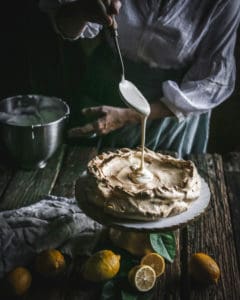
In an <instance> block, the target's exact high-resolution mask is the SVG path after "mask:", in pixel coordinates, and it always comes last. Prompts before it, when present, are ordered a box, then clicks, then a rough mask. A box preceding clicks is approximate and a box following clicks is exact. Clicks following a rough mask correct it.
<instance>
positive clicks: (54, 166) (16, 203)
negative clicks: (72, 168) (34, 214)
mask: <svg viewBox="0 0 240 300" xmlns="http://www.w3.org/2000/svg"><path fill="white" fill-rule="evenodd" d="M64 151H65V147H62V148H61V149H59V150H58V151H57V153H55V155H54V156H53V157H52V158H51V159H50V160H49V162H48V163H47V166H46V167H45V168H44V169H36V170H31V171H25V170H17V171H16V172H15V174H14V175H13V177H12V179H11V181H10V183H9V185H8V188H7V189H6V191H5V193H4V194H3V196H2V197H1V201H0V209H1V210H7V209H13V208H19V207H22V206H26V205H28V204H32V203H35V202H36V201H38V200H39V197H41V196H42V195H47V194H50V193H51V191H52V189H53V186H54V184H55V181H56V179H57V176H58V173H59V170H60V166H61V163H62V159H63V155H64Z"/></svg>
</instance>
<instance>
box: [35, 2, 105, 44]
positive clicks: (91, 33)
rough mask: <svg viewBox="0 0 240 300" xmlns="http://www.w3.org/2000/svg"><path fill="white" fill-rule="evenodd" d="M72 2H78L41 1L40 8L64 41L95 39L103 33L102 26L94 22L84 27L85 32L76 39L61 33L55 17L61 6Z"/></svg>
mask: <svg viewBox="0 0 240 300" xmlns="http://www.w3.org/2000/svg"><path fill="white" fill-rule="evenodd" d="M71 2H76V0H40V1H39V8H40V9H41V10H42V11H43V12H45V13H47V14H48V15H49V16H50V18H51V20H52V23H53V27H54V29H55V31H56V32H57V33H58V34H60V35H61V36H62V38H63V39H66V40H77V39H79V38H94V37H96V36H97V35H98V34H99V32H100V31H101V29H102V25H100V24H97V23H92V22H87V23H86V25H85V26H84V28H83V30H82V31H81V32H80V33H79V35H77V36H75V37H68V36H66V35H64V34H63V33H62V32H61V30H60V29H59V27H58V25H57V23H56V19H55V15H56V12H57V10H58V9H59V8H60V7H61V6H63V5H66V4H68V3H71Z"/></svg>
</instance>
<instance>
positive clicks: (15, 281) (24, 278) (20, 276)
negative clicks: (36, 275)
mask: <svg viewBox="0 0 240 300" xmlns="http://www.w3.org/2000/svg"><path fill="white" fill-rule="evenodd" d="M7 282H8V284H9V287H10V289H11V292H13V294H14V295H17V296H22V295H24V294H25V293H26V292H27V290H28V289H29V287H30V286H31V283H32V276H31V273H30V272H29V271H28V269H26V268H23V267H17V268H15V269H14V270H12V271H11V272H9V273H8V275H7Z"/></svg>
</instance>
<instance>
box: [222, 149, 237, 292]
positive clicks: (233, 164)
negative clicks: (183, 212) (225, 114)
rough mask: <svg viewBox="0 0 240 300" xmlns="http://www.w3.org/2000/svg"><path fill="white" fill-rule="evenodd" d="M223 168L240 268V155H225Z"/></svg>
mask: <svg viewBox="0 0 240 300" xmlns="http://www.w3.org/2000/svg"><path fill="white" fill-rule="evenodd" d="M223 166H224V176H225V180H226V187H227V193H228V201H229V205H230V211H231V218H232V225H233V229H234V240H235V244H236V248H237V258H238V265H239V266H240V153H229V154H228V155H225V156H224V162H223ZM239 298H240V297H239Z"/></svg>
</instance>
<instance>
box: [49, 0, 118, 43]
mask: <svg viewBox="0 0 240 300" xmlns="http://www.w3.org/2000/svg"><path fill="white" fill-rule="evenodd" d="M120 8H121V1H120V0H78V1H74V2H68V3H66V4H64V5H61V6H60V8H59V9H58V11H57V12H56V14H55V16H54V22H55V25H56V28H57V29H58V31H59V32H61V34H62V36H64V37H66V38H70V39H75V38H76V37H78V36H79V34H80V33H81V32H82V30H83V29H84V26H85V25H86V23H87V22H94V23H99V24H103V25H106V26H109V27H110V26H111V25H112V23H113V19H112V16H113V15H117V14H118V13H119V11H120Z"/></svg>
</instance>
